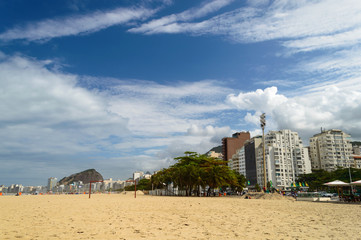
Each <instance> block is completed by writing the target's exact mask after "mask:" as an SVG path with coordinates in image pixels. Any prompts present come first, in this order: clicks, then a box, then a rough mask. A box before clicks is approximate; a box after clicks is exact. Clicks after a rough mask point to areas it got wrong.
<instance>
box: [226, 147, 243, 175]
mask: <svg viewBox="0 0 361 240" xmlns="http://www.w3.org/2000/svg"><path fill="white" fill-rule="evenodd" d="M228 166H229V167H230V169H232V170H234V171H237V172H239V173H240V174H242V175H243V176H246V156H245V152H244V147H242V148H240V149H238V150H237V151H236V153H235V154H233V156H232V159H230V160H229V161H228Z"/></svg>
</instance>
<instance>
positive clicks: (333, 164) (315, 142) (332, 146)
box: [310, 129, 354, 171]
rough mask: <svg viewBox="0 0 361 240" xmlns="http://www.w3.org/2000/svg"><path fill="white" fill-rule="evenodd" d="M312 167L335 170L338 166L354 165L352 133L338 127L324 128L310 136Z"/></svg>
mask: <svg viewBox="0 0 361 240" xmlns="http://www.w3.org/2000/svg"><path fill="white" fill-rule="evenodd" d="M310 157H311V165H312V169H323V170H326V171H333V170H335V169H337V167H343V168H348V167H350V166H351V167H353V165H354V159H353V157H352V145H351V143H350V135H348V134H346V133H344V132H342V131H341V130H338V129H331V130H327V131H326V130H322V131H321V133H318V134H316V135H314V136H313V137H311V138H310Z"/></svg>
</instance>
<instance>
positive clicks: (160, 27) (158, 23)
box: [129, 0, 234, 34]
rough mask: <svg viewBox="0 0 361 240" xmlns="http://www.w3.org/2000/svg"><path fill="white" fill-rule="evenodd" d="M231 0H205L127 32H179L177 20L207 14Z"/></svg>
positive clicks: (185, 19)
mask: <svg viewBox="0 0 361 240" xmlns="http://www.w3.org/2000/svg"><path fill="white" fill-rule="evenodd" d="M233 1H234V0H212V1H206V2H203V3H202V4H201V6H199V7H194V8H191V9H188V10H186V11H184V12H181V13H178V14H172V15H168V16H165V17H162V18H160V19H156V20H152V21H150V22H148V23H145V24H142V25H141V26H139V27H136V28H132V29H130V30H129V32H134V33H145V34H154V33H161V32H167V33H172V32H180V31H182V30H181V28H180V26H179V24H178V23H179V22H187V21H190V20H193V19H197V18H201V17H204V16H207V15H208V14H210V13H213V12H215V11H218V10H219V9H221V8H222V7H224V6H226V5H229V4H230V3H232V2H233Z"/></svg>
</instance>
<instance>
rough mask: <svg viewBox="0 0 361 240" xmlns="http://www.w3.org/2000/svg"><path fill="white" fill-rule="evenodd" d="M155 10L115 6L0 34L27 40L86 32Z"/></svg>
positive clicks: (1, 36)
mask: <svg viewBox="0 0 361 240" xmlns="http://www.w3.org/2000/svg"><path fill="white" fill-rule="evenodd" d="M155 12H156V10H152V9H146V8H117V9H114V10H111V11H96V12H94V13H91V14H86V15H75V16H70V17H63V18H56V19H46V20H42V21H39V22H33V23H28V24H26V25H24V26H16V27H14V28H11V29H9V30H7V31H5V32H4V33H1V34H0V39H1V40H4V41H10V40H16V39H24V40H28V41H37V40H49V39H51V38H56V37H63V36H72V35H78V34H87V33H92V32H97V31H100V30H102V29H104V28H108V27H111V26H114V25H120V24H125V23H127V22H129V21H133V20H142V19H146V18H148V17H150V16H151V15H153V14H154V13H155Z"/></svg>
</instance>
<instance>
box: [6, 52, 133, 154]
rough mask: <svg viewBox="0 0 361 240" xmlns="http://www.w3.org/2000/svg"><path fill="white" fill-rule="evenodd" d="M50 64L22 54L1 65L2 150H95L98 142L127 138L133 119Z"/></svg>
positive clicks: (72, 76) (52, 151) (7, 58)
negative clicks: (91, 145) (91, 146)
mask: <svg viewBox="0 0 361 240" xmlns="http://www.w3.org/2000/svg"><path fill="white" fill-rule="evenodd" d="M46 63H47V62H46V61H45V62H41V61H36V60H33V59H30V58H25V57H21V56H14V57H6V58H5V59H3V60H2V61H0V82H1V94H0V111H1V112H2V114H1V116H0V128H1V129H2V130H1V139H2V142H3V143H4V144H3V145H2V146H1V147H0V148H1V151H2V152H7V151H15V152H16V151H25V152H26V151H30V152H51V153H55V152H58V153H59V152H63V153H65V152H69V153H74V152H79V151H80V152H81V151H84V150H86V151H89V150H90V149H89V146H87V143H91V142H93V141H95V142H96V140H95V139H101V138H106V137H108V136H109V135H112V134H115V135H123V134H127V132H128V130H127V120H126V119H125V118H123V117H121V116H120V115H117V114H115V113H111V112H110V111H109V110H108V109H107V103H106V101H104V99H103V98H102V97H101V96H99V95H97V94H95V93H92V92H89V91H87V90H86V89H83V88H80V87H77V86H76V82H77V77H76V76H74V75H70V74H62V73H59V72H52V71H50V70H48V69H47V65H46Z"/></svg>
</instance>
